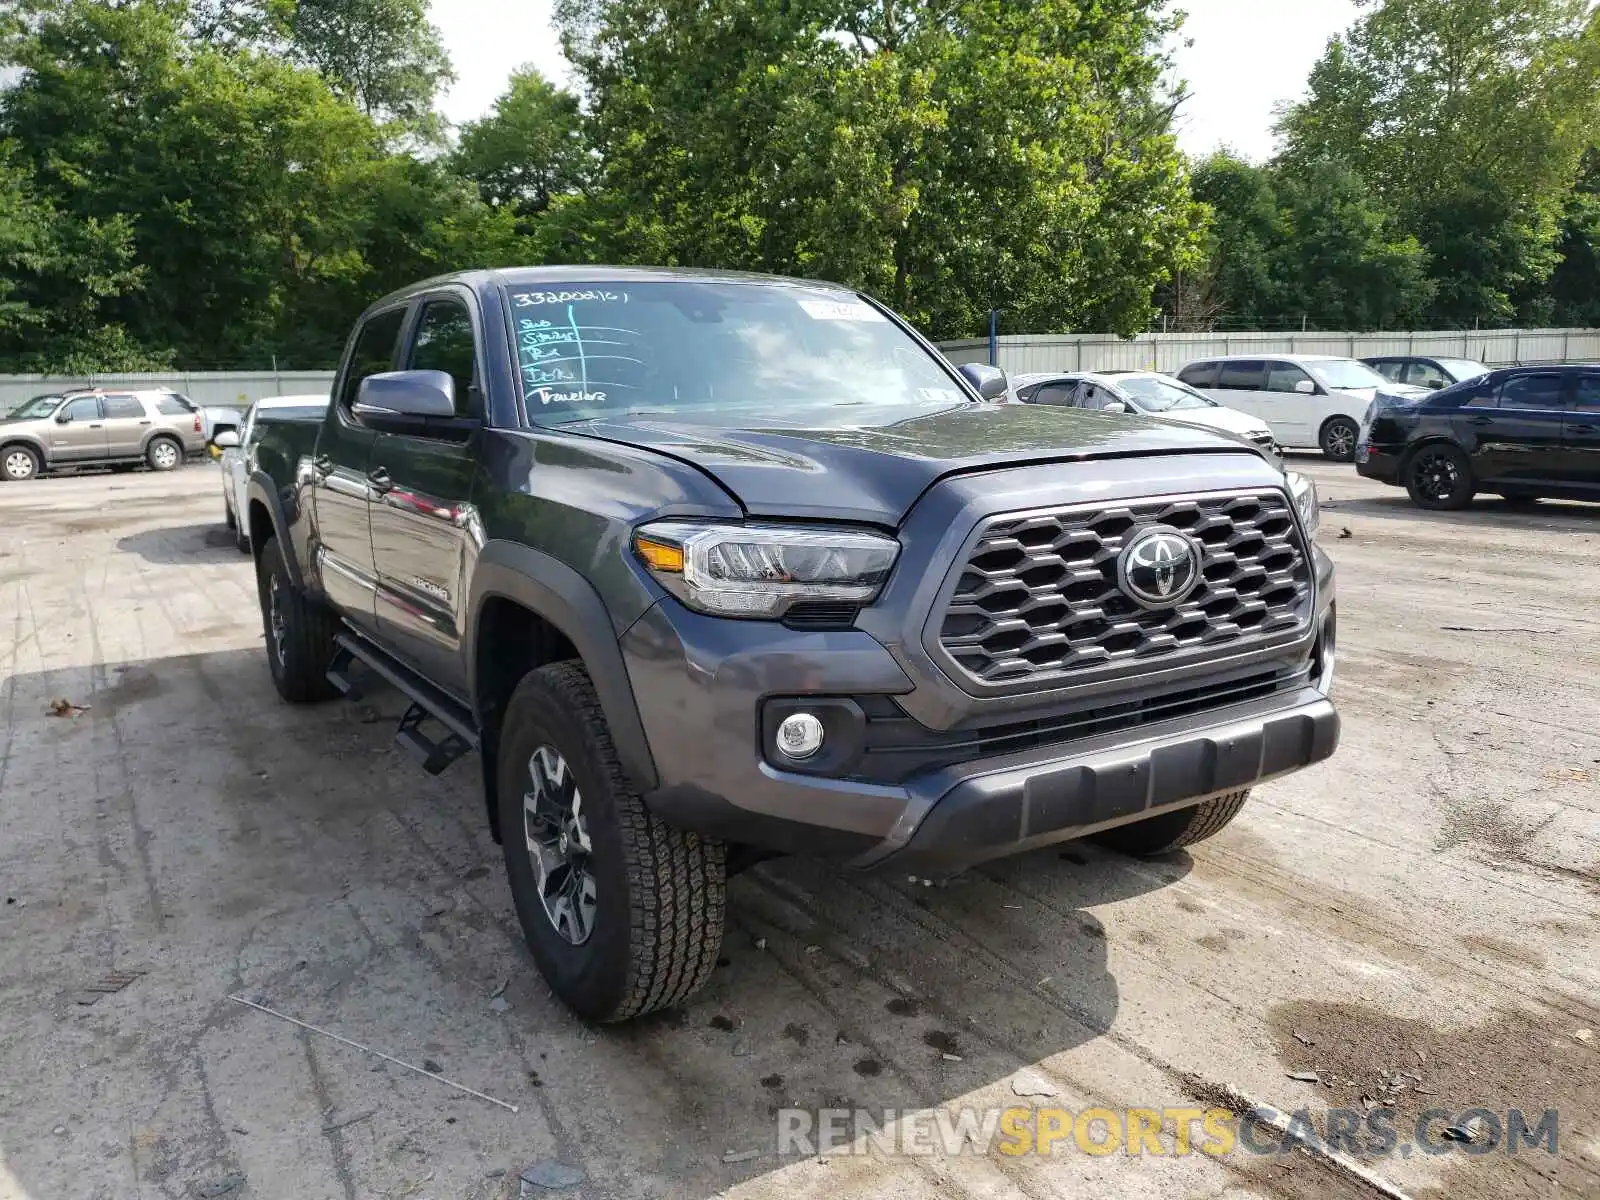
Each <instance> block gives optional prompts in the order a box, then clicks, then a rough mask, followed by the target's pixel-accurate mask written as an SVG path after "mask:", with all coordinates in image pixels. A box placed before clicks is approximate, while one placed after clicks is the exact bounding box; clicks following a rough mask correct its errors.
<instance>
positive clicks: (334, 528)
mask: <svg viewBox="0 0 1600 1200" xmlns="http://www.w3.org/2000/svg"><path fill="white" fill-rule="evenodd" d="M405 316H406V308H405V306H404V305H401V306H400V307H398V308H389V309H385V310H384V311H382V312H379V313H374V314H373V315H372V316H370V317H368V318H367V320H366V321H365V322H364V323H363V324H362V326H361V328H360V329H359V330H358V331H357V333H356V340H355V345H354V346H353V347H352V348H351V351H350V359H349V363H348V364H347V365H346V367H345V371H344V374H343V375H342V376H341V377H340V379H339V385H338V389H337V391H335V392H334V400H333V409H334V411H333V414H332V416H331V419H330V420H329V421H328V423H327V424H326V425H324V426H323V427H322V435H321V437H320V438H319V439H318V441H317V457H316V459H315V460H313V462H312V464H311V466H312V478H313V480H314V481H315V482H314V485H313V487H314V490H313V494H314V496H315V498H316V501H315V507H316V519H317V534H316V541H315V544H314V545H313V547H312V554H313V559H314V561H315V563H316V565H317V572H318V575H319V577H320V579H321V581H322V590H323V591H324V592H325V593H326V594H327V596H328V599H329V600H331V601H332V602H333V603H334V605H335V606H336V607H338V608H339V609H341V610H342V611H343V612H344V614H345V616H346V617H348V618H349V619H350V620H351V621H353V622H354V623H355V624H357V625H360V626H362V627H364V628H367V629H369V630H370V629H371V628H372V627H373V626H374V625H375V623H376V621H377V617H376V615H375V600H374V596H375V594H376V592H377V572H376V571H375V569H374V568H373V565H372V518H371V512H370V509H371V504H370V501H371V496H372V482H371V480H370V479H369V478H368V468H369V464H370V460H371V458H372V443H373V441H374V440H375V438H376V437H377V435H376V434H375V433H374V432H373V431H372V430H370V429H368V428H367V427H366V426H364V425H363V424H361V422H360V421H359V420H358V419H357V418H356V416H355V414H354V413H353V412H352V411H351V407H352V406H353V405H354V404H355V401H356V392H357V390H358V389H359V388H360V386H361V381H362V380H363V379H365V378H366V377H367V376H368V375H377V374H379V373H380V372H383V371H392V370H393V369H394V357H395V351H396V349H397V347H398V346H399V344H400V327H401V326H402V325H403V324H404V323H405Z"/></svg>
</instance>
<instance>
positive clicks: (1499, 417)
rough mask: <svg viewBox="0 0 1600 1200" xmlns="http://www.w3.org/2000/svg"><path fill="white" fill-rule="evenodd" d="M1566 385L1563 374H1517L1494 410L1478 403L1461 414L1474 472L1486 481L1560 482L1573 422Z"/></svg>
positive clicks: (1458, 419)
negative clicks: (1566, 427) (1564, 439)
mask: <svg viewBox="0 0 1600 1200" xmlns="http://www.w3.org/2000/svg"><path fill="white" fill-rule="evenodd" d="M1565 384H1566V376H1565V373H1564V372H1562V371H1536V372H1531V373H1529V374H1527V375H1513V376H1512V377H1511V378H1510V379H1507V380H1506V381H1505V382H1503V383H1502V384H1501V385H1500V389H1499V392H1498V394H1497V395H1496V396H1494V397H1493V400H1494V403H1493V405H1492V406H1491V405H1488V404H1483V405H1481V406H1480V405H1479V404H1476V403H1475V404H1472V405H1469V406H1468V407H1465V408H1462V409H1461V410H1460V411H1459V412H1458V413H1457V414H1456V417H1455V420H1456V422H1457V423H1458V425H1459V428H1458V430H1457V433H1458V435H1459V436H1460V439H1461V441H1462V443H1463V444H1464V445H1465V446H1467V447H1468V450H1469V457H1470V459H1471V461H1472V473H1473V475H1474V476H1476V477H1477V479H1478V480H1479V481H1480V482H1482V483H1485V484H1492V483H1495V482H1504V483H1533V482H1537V481H1540V480H1551V479H1553V478H1555V476H1556V475H1557V473H1558V472H1559V469H1560V461H1559V460H1560V458H1561V454H1562V434H1563V430H1562V426H1563V425H1564V424H1565V423H1566V418H1567V413H1566V405H1565V404H1564V403H1563V402H1562V392H1563V390H1564V387H1565ZM1486 399H1487V398H1486Z"/></svg>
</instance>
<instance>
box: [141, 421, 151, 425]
mask: <svg viewBox="0 0 1600 1200" xmlns="http://www.w3.org/2000/svg"><path fill="white" fill-rule="evenodd" d="M139 424H141V425H149V424H151V422H149V421H140V422H139Z"/></svg>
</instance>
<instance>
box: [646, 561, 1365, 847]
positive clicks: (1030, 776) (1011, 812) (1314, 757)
mask: <svg viewBox="0 0 1600 1200" xmlns="http://www.w3.org/2000/svg"><path fill="white" fill-rule="evenodd" d="M1319 565H1321V566H1322V567H1323V568H1324V569H1325V570H1326V571H1328V572H1329V573H1330V574H1329V576H1326V577H1325V578H1326V581H1327V584H1326V585H1325V587H1324V590H1323V594H1324V595H1325V596H1331V590H1332V589H1331V586H1328V585H1331V566H1330V565H1328V564H1327V563H1326V562H1325V560H1324V561H1323V562H1322V563H1320V564H1319ZM1333 616H1334V612H1333V608H1332V606H1331V604H1329V605H1324V606H1322V607H1321V609H1320V611H1319V613H1318V618H1317V619H1318V622H1319V628H1320V629H1321V631H1322V632H1321V635H1320V636H1319V638H1318V641H1317V644H1316V648H1315V649H1314V650H1313V652H1312V661H1311V664H1310V665H1311V673H1310V676H1309V680H1310V682H1307V683H1306V684H1304V685H1303V686H1301V687H1299V688H1297V689H1296V690H1293V691H1289V692H1279V693H1277V694H1274V695H1270V696H1266V697H1262V698H1259V699H1253V700H1248V701H1245V702H1243V703H1237V704H1230V705H1227V706H1225V707H1218V708H1212V709H1208V710H1206V711H1204V712H1198V713H1192V714H1189V715H1185V716H1180V717H1176V718H1173V719H1170V720H1165V721H1159V722H1155V723H1151V724H1145V725H1139V726H1136V727H1133V728H1127V729H1119V730H1116V731H1114V732H1110V733H1103V734H1096V735H1093V736H1088V737H1078V738H1074V739H1072V740H1070V741H1064V742H1058V743H1055V744H1051V745H1044V746H1039V747H1036V748H1034V749H1030V750H1027V751H1023V752H1020V753H1013V754H1005V755H997V756H992V757H987V758H977V759H975V760H972V761H967V762H962V763H959V764H957V765H952V766H944V767H940V768H935V769H929V770H923V771H919V772H917V773H914V774H912V775H911V776H909V777H908V778H905V779H903V780H901V781H900V782H898V783H870V782H865V781H862V780H860V779H851V778H835V777H831V776H828V775H815V774H813V775H808V774H803V773H801V772H799V771H793V770H780V769H778V768H776V767H774V766H773V765H771V763H769V762H767V761H765V760H764V759H763V757H762V756H761V754H760V751H759V740H760V737H761V717H760V713H761V708H762V704H763V703H764V701H765V698H767V697H773V696H786V695H787V696H805V695H806V694H811V695H817V694H819V693H823V690H824V688H826V693H824V694H833V695H838V694H841V693H844V694H849V693H856V694H862V693H878V694H896V693H898V694H900V695H902V696H904V694H905V693H906V692H907V691H908V690H909V687H910V684H909V681H908V680H907V678H906V676H905V674H904V673H903V672H902V671H901V669H900V667H899V665H898V664H897V663H896V661H895V659H894V658H893V657H892V656H891V655H890V654H889V653H888V651H887V650H885V649H884V648H883V647H882V646H881V645H879V644H878V643H877V642H876V641H874V640H873V639H872V638H870V637H868V636H867V635H866V634H864V633H861V632H859V631H855V630H848V631H840V632H835V633H806V634H801V633H796V632H795V631H792V630H787V629H784V628H783V627H782V626H774V625H766V624H762V623H758V622H729V621H718V620H715V619H714V618H707V617H702V616H699V615H697V614H694V613H691V612H689V611H688V610H686V609H684V608H682V606H679V605H677V604H676V602H675V601H670V600H667V601H663V602H662V603H661V604H658V605H657V606H656V607H655V608H653V609H652V610H650V612H648V613H646V614H645V615H644V616H643V617H642V618H640V620H639V621H638V622H637V623H636V624H635V625H634V626H633V628H632V629H630V630H629V631H628V633H627V634H626V635H625V636H624V638H623V640H622V646H623V652H624V660H625V662H626V663H627V666H628V672H629V675H630V677H631V683H632V686H633V691H634V694H635V696H636V697H637V698H638V699H639V700H640V706H639V709H640V716H641V720H642V722H643V724H644V727H645V731H646V734H647V736H648V738H649V741H650V745H651V747H652V750H653V752H654V754H655V759H656V766H657V770H658V773H659V774H660V776H661V786H660V787H659V788H657V789H656V790H655V791H653V792H651V793H650V794H649V795H647V796H646V797H645V800H646V803H647V804H648V805H649V806H650V808H651V809H652V811H654V812H655V813H656V814H657V815H659V816H660V817H662V818H663V819H664V820H666V821H668V822H669V823H671V824H673V825H676V826H678V827H680V828H684V829H689V830H693V831H695V832H698V833H702V834H705V835H706V836H709V837H716V838H719V839H722V840H726V841H730V842H738V843H744V844H748V845H753V846H758V847H761V848H764V849H769V850H774V851H778V852H780V853H789V854H804V855H812V856H820V857H826V858H832V859H835V860H841V861H843V862H845V863H848V864H849V865H851V866H855V867H861V868H869V867H883V868H885V869H893V870H905V871H909V872H910V873H912V874H919V875H927V876H944V875H951V874H955V873H956V872H958V871H961V870H963V869H965V868H966V867H970V866H972V865H974V864H976V863H980V862H983V861H985V860H988V859H992V858H998V857H1003V856H1005V855H1008V854H1014V853H1019V852H1021V851H1024V850H1029V849H1033V848H1035V847H1038V846H1042V845H1047V844H1049V843H1052V842H1059V841H1066V840H1069V839H1072V838H1078V837H1082V836H1084V835H1086V834H1089V833H1094V832H1097V831H1099V830H1102V829H1107V828H1111V827H1113V826H1116V825H1122V824H1127V823H1129V822H1133V821H1137V820H1141V819H1143V818H1145V817H1149V816H1154V815H1156V814H1158V813H1160V812H1163V811H1165V810H1168V809H1172V808H1181V807H1184V806H1185V805H1192V804H1197V803H1200V802H1202V801H1204V800H1207V799H1209V798H1211V797H1213V796H1216V795H1220V794H1223V793H1226V792H1230V791H1235V790H1238V789H1240V788H1247V787H1251V786H1253V785H1254V784H1257V783H1262V782H1265V781H1267V780H1269V779H1274V778H1277V777H1278V776H1281V775H1286V774H1289V773H1290V772H1293V771H1297V770H1300V769H1301V768H1303V767H1307V766H1310V765H1311V764H1313V763H1316V762H1320V761H1322V760H1323V759H1325V758H1327V757H1328V756H1329V755H1331V754H1332V753H1333V752H1334V750H1335V748H1336V747H1337V745H1338V739H1339V718H1338V715H1337V714H1336V713H1335V711H1334V708H1333V705H1332V704H1331V703H1330V702H1329V700H1328V698H1327V694H1326V692H1327V689H1328V687H1329V685H1330V683H1331V677H1332V669H1333V652H1334V621H1333Z"/></svg>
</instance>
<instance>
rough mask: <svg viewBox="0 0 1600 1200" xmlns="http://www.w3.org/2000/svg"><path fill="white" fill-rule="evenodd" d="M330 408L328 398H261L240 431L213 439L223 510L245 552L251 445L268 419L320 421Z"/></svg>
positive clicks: (247, 545) (236, 542) (227, 431)
mask: <svg viewBox="0 0 1600 1200" xmlns="http://www.w3.org/2000/svg"><path fill="white" fill-rule="evenodd" d="M327 411H328V397H326V396H318V395H307V396H268V397H266V398H264V399H261V400H257V401H256V402H255V403H254V404H252V405H251V406H250V407H249V408H248V409H247V410H246V411H245V414H244V420H243V421H241V422H240V423H239V428H238V430H237V431H235V430H232V429H224V430H222V432H220V433H218V434H217V435H216V437H215V438H213V439H212V440H213V441H214V442H215V443H216V445H217V446H218V447H219V448H220V449H221V450H222V457H221V458H220V459H219V462H220V463H221V465H222V513H223V519H224V520H225V521H227V523H228V528H229V529H231V530H233V544H234V545H235V546H237V547H239V551H240V553H242V554H249V553H250V522H249V521H247V520H243V519H241V518H242V517H243V515H244V512H245V495H246V489H247V487H248V485H249V483H250V467H249V463H250V446H251V444H252V442H253V440H254V438H255V435H256V432H257V430H258V429H259V428H260V425H261V421H262V415H263V414H270V415H268V416H267V417H266V420H268V421H271V420H274V419H276V420H287V421H295V420H301V421H303V420H320V419H321V418H322V417H323V415H324V414H326V413H327Z"/></svg>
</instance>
